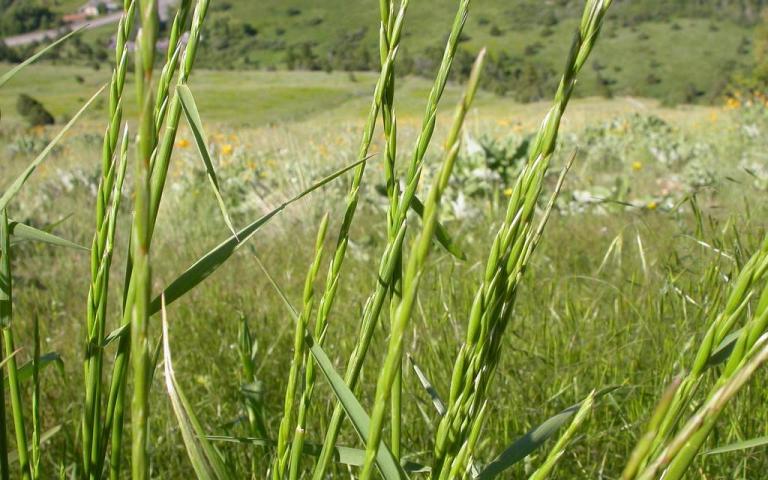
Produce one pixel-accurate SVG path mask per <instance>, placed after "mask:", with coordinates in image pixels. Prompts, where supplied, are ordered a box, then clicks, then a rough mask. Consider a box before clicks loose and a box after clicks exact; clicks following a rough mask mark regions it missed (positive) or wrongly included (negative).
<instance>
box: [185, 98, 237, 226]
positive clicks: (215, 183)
mask: <svg viewBox="0 0 768 480" xmlns="http://www.w3.org/2000/svg"><path fill="white" fill-rule="evenodd" d="M176 91H177V92H178V93H179V99H180V100H181V107H182V109H183V110H184V115H185V116H186V117H187V123H189V127H190V128H191V129H192V136H193V137H195V144H196V145H197V151H198V152H200V158H202V160H203V164H204V165H205V172H206V175H207V176H208V181H209V182H210V184H211V188H213V194H214V195H216V202H218V204H219V210H221V215H222V216H223V217H224V223H226V224H227V227H228V228H229V230H230V231H231V232H232V234H233V235H234V236H235V237H237V231H235V227H234V226H233V225H232V218H231V217H230V216H229V213H228V212H227V206H226V204H225V203H224V198H223V197H222V196H221V188H220V187H219V179H218V178H216V170H214V168H213V162H212V161H211V154H210V152H209V151H208V137H207V136H206V135H205V130H204V129H203V122H202V120H201V119H200V112H199V111H198V110H197V103H195V97H194V96H192V91H191V90H190V89H189V87H188V86H186V85H179V86H178V87H177V89H176Z"/></svg>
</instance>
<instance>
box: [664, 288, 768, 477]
mask: <svg viewBox="0 0 768 480" xmlns="http://www.w3.org/2000/svg"><path fill="white" fill-rule="evenodd" d="M767 323H768V286H766V287H765V288H764V290H763V293H762V295H761V299H760V302H759V304H758V306H757V308H756V309H755V312H754V314H753V315H752V317H751V319H750V321H749V322H747V325H746V326H745V327H744V329H743V331H742V334H741V335H740V337H739V340H737V342H736V345H735V346H734V349H733V351H732V352H731V355H730V357H729V358H728V362H727V363H726V365H725V367H724V369H723V371H722V373H721V374H720V378H719V379H718V380H717V382H716V383H715V385H714V386H713V387H712V389H711V390H710V393H709V394H708V396H707V398H708V399H712V398H715V397H716V396H717V395H718V392H719V391H720V389H721V388H723V387H724V386H725V385H726V384H728V382H730V381H731V379H732V378H734V377H735V376H737V375H739V373H740V371H741V370H742V369H743V368H745V364H746V363H747V362H748V361H749V359H750V357H751V356H752V352H751V350H752V349H753V348H754V346H755V342H756V341H757V340H758V338H760V337H759V336H762V335H763V334H764V333H765V330H766V324H767ZM751 338H752V339H754V340H752V341H750V339H751ZM721 410H722V408H718V409H712V410H711V411H709V412H707V415H706V417H707V418H706V421H704V422H703V423H702V425H700V426H699V428H698V429H697V430H696V431H695V432H694V433H691V434H690V435H689V436H688V438H687V439H686V441H685V443H684V444H683V445H682V448H680V451H679V452H678V453H677V454H676V455H675V456H674V457H673V459H672V461H671V462H670V464H669V467H668V469H667V471H666V474H665V478H669V479H677V478H681V477H682V476H683V475H684V474H685V472H686V471H687V470H688V468H689V467H690V465H691V463H692V462H693V460H694V458H695V457H696V455H697V454H698V452H699V450H701V447H702V445H703V444H704V441H705V440H706V439H707V437H708V436H709V434H710V433H711V432H712V429H713V428H714V426H715V422H716V421H717V419H718V418H719V416H720V413H721Z"/></svg>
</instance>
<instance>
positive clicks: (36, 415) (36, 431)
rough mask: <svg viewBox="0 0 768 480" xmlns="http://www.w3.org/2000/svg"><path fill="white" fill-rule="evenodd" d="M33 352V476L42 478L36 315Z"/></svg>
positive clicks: (38, 350) (38, 353)
mask: <svg viewBox="0 0 768 480" xmlns="http://www.w3.org/2000/svg"><path fill="white" fill-rule="evenodd" d="M32 328H33V332H32V334H33V339H32V340H33V342H34V349H33V352H32V466H31V470H32V478H34V479H35V480H37V479H39V478H40V434H41V433H42V432H41V428H42V419H41V417H40V320H39V319H38V317H37V316H35V319H34V322H33V326H32Z"/></svg>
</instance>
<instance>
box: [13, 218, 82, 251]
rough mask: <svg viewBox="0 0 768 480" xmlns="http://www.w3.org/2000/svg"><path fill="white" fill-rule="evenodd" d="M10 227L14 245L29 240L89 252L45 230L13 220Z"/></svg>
mask: <svg viewBox="0 0 768 480" xmlns="http://www.w3.org/2000/svg"><path fill="white" fill-rule="evenodd" d="M8 227H9V230H10V232H11V241H12V242H13V243H20V242H21V241H24V240H29V241H34V242H42V243H47V244H49V245H55V246H57V247H66V248H74V249H75V250H82V251H84V252H87V251H89V249H88V248H86V247H84V246H82V245H78V244H76V243H74V242H71V241H69V240H66V239H63V238H61V237H58V236H56V235H54V234H52V233H49V232H46V231H44V230H39V229H37V228H35V227H30V226H29V225H26V224H24V223H21V222H17V221H14V220H11V222H10V224H9V225H8ZM14 239H15V241H14Z"/></svg>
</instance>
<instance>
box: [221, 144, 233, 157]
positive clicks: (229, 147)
mask: <svg viewBox="0 0 768 480" xmlns="http://www.w3.org/2000/svg"><path fill="white" fill-rule="evenodd" d="M233 150H234V148H233V147H232V145H230V144H228V143H227V144H226V145H222V146H221V153H223V154H224V155H232V151H233Z"/></svg>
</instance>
